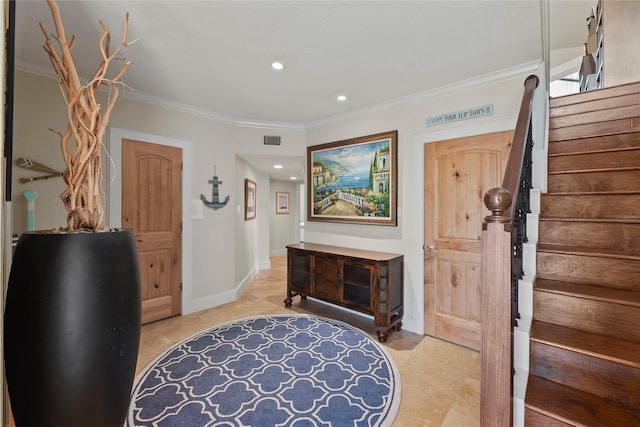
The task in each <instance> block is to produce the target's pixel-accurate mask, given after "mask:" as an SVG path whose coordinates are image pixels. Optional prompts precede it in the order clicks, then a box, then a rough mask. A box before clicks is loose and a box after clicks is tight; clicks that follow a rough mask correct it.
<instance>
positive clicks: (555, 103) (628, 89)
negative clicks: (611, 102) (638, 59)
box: [549, 82, 640, 110]
mask: <svg viewBox="0 0 640 427" xmlns="http://www.w3.org/2000/svg"><path fill="white" fill-rule="evenodd" d="M638 92H640V82H632V83H627V84H623V85H617V86H611V87H607V88H602V89H598V90H592V91H589V92H581V93H574V94H569V95H563V96H557V97H551V98H549V109H550V110H553V109H554V108H557V107H564V106H566V105H571V104H579V103H582V102H590V101H595V100H599V99H604V98H611V97H617V96H625V95H628V94H630V93H638Z"/></svg>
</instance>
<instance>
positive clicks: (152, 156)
mask: <svg viewBox="0 0 640 427" xmlns="http://www.w3.org/2000/svg"><path fill="white" fill-rule="evenodd" d="M181 204H182V149H180V148H176V147H169V146H164V145H158V144H151V143H146V142H139V141H131V140H126V139H123V140H122V226H123V227H124V228H131V229H133V230H134V232H135V234H136V240H137V242H138V256H139V259H140V274H141V286H142V323H148V322H152V321H154V320H159V319H163V318H166V317H170V316H174V315H177V314H180V312H181V309H182V304H181V300H182V297H181V293H182V283H181V278H182V243H181V240H182V210H181Z"/></svg>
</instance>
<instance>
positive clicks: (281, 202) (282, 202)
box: [276, 191, 291, 214]
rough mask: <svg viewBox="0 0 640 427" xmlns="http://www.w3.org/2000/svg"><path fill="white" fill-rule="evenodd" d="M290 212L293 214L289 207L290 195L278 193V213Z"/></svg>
mask: <svg viewBox="0 0 640 427" xmlns="http://www.w3.org/2000/svg"><path fill="white" fill-rule="evenodd" d="M289 212H291V207H290V205H289V193H288V192H282V191H276V213H277V214H288V213H289Z"/></svg>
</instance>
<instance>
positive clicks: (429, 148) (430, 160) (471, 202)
mask: <svg viewBox="0 0 640 427" xmlns="http://www.w3.org/2000/svg"><path fill="white" fill-rule="evenodd" d="M512 139H513V132H501V133H494V134H488V135H480V136H474V137H468V138H459V139H453V140H448V141H441V142H435V143H431V144H426V145H425V151H424V156H425V158H424V191H425V194H424V230H425V231H424V234H425V235H424V239H425V240H424V294H425V300H424V304H425V318H424V326H425V333H426V334H428V335H432V336H435V337H438V338H441V339H445V340H447V341H451V342H454V343H456V344H460V345H464V346H467V347H470V348H473V349H477V350H479V349H480V337H481V325H480V302H481V293H482V289H481V274H480V257H481V252H480V247H481V245H480V231H481V230H482V222H483V220H484V217H485V216H486V215H489V213H490V212H489V211H488V210H487V209H486V208H485V206H484V202H483V197H484V194H485V192H486V191H487V190H489V189H491V188H493V187H498V186H500V185H501V182H502V177H503V175H504V168H505V167H506V162H507V157H508V153H509V148H510V146H511V140H512Z"/></svg>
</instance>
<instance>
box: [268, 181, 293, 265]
mask: <svg viewBox="0 0 640 427" xmlns="http://www.w3.org/2000/svg"><path fill="white" fill-rule="evenodd" d="M298 185H299V184H296V183H294V182H288V181H277V180H272V181H271V194H270V200H269V207H270V216H271V223H270V227H269V252H270V254H271V256H277V255H284V254H286V253H287V249H286V246H287V245H288V244H291V243H297V242H299V241H300V226H299V221H300V209H299V206H300V204H299V203H300V194H299V190H298ZM276 192H285V193H289V213H287V214H276Z"/></svg>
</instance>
